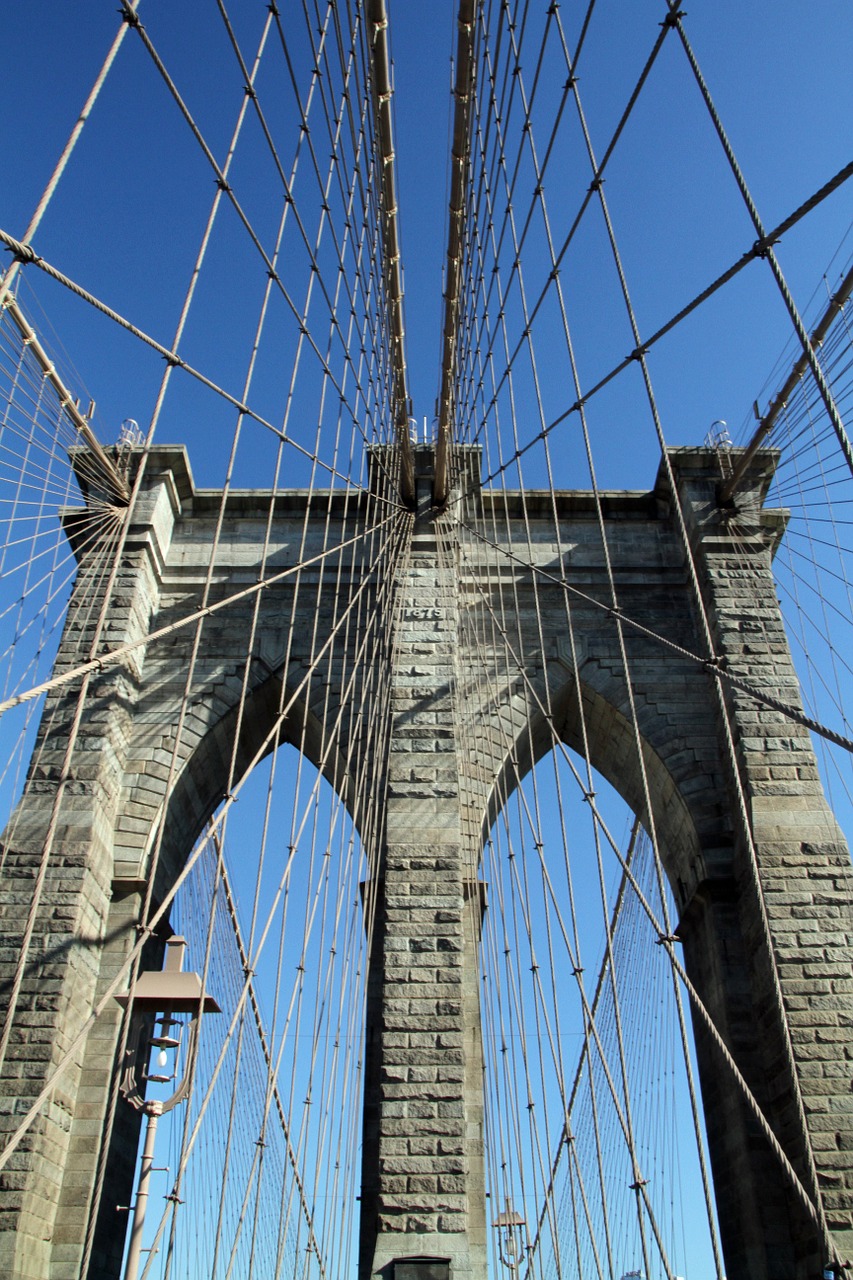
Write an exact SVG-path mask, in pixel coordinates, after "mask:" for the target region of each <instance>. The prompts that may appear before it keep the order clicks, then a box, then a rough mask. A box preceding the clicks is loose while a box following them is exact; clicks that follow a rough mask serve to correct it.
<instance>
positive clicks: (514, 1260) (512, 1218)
mask: <svg viewBox="0 0 853 1280" xmlns="http://www.w3.org/2000/svg"><path fill="white" fill-rule="evenodd" d="M525 1225H526V1224H525V1221H524V1219H523V1218H522V1216H521V1214H520V1213H516V1212H515V1210H514V1209H513V1207H512V1202H511V1201H510V1198H509V1196H507V1198H506V1207H505V1208H504V1211H503V1213H499V1214H498V1216H497V1217H496V1218H495V1220H494V1222H493V1223H492V1226H493V1227H497V1228H498V1231H499V1232H502V1233H503V1235H502V1237H501V1235H500V1234H499V1235H498V1257H499V1258H500V1260H501V1262H502V1263H503V1265H504V1266H505V1267H508V1268H509V1270H510V1271H511V1272H512V1274H513V1275H514V1276H517V1275H518V1264H519V1262H520V1260H521V1253H522V1251H523V1249H524V1228H525ZM516 1229H518V1231H519V1240H518V1241H516V1238H515V1232H516Z"/></svg>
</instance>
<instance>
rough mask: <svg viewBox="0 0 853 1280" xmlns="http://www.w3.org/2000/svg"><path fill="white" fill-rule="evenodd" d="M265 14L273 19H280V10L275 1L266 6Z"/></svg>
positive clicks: (272, 0)
mask: <svg viewBox="0 0 853 1280" xmlns="http://www.w3.org/2000/svg"><path fill="white" fill-rule="evenodd" d="M267 13H271V14H272V16H273V17H274V18H280V17H281V10H280V9H279V7H278V5H277V4H276V2H275V0H270V2H269V4H268V5H267Z"/></svg>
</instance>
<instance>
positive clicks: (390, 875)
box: [359, 521, 486, 1280]
mask: <svg viewBox="0 0 853 1280" xmlns="http://www.w3.org/2000/svg"><path fill="white" fill-rule="evenodd" d="M437 555H438V553H437V548H436V540H435V534H434V530H433V527H432V525H430V524H429V523H427V522H426V521H424V522H421V521H418V523H417V524H416V526H415V535H414V538H413V543H412V551H411V558H410V562H409V564H408V566H407V568H406V569H404V570H403V572H402V573H401V582H400V593H401V595H400V611H399V631H398V636H397V644H396V648H395V658H394V671H393V692H392V714H393V727H392V738H391V749H390V757H389V766H388V795H387V819H386V841H385V847H384V851H383V858H382V865H381V866H380V868H379V875H378V877H377V879H376V881H375V882H374V884H373V889H374V890H375V895H374V896H371V895H370V894H368V895H367V910H368V912H369V913H370V912H373V913H374V923H373V930H372V938H373V943H372V955H371V968H370V976H369V982H368V1010H367V1050H366V1061H365V1124H364V1148H363V1174H362V1198H361V1223H362V1226H361V1260H360V1269H359V1274H360V1277H361V1280H370V1278H372V1277H376V1276H382V1277H386V1278H387V1280H392V1278H393V1275H394V1269H395V1264H399V1263H401V1262H403V1263H406V1262H407V1263H408V1266H409V1267H410V1268H412V1270H411V1271H410V1272H407V1274H413V1275H417V1274H418V1267H421V1268H423V1275H424V1276H425V1277H426V1276H430V1277H432V1276H433V1275H442V1274H449V1275H450V1276H451V1277H452V1280H485V1276H486V1229H485V1188H484V1171H483V1059H482V1042H481V1032H480V1021H479V993H478V960H477V947H478V941H479V926H480V910H481V907H480V897H479V889H478V887H477V883H476V851H474V852H472V850H471V849H469V848H468V847H467V846H466V845H465V844H464V843H463V840H462V834H461V830H460V797H459V772H458V762H457V749H456V730H455V724H454V714H453V697H452V675H453V666H454V650H455V642H456V603H455V590H456V587H455V581H454V582H452V583H451V581H449V579H448V576H447V575H443V574H441V573H440V571H439V568H438V566H437ZM445 1267H446V1268H447V1270H445V1269H444V1268H445ZM433 1268H437V1269H435V1270H434V1269H433Z"/></svg>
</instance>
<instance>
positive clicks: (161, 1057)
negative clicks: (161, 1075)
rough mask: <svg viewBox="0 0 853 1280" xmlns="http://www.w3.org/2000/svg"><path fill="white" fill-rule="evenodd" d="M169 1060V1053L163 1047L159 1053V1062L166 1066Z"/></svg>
mask: <svg viewBox="0 0 853 1280" xmlns="http://www.w3.org/2000/svg"><path fill="white" fill-rule="evenodd" d="M168 1061H169V1055H168V1054H167V1053H166V1050H165V1049H161V1050H160V1052H159V1053H158V1054H157V1062H158V1063H159V1064H160V1066H161V1067H165V1065H166V1063H167V1062H168Z"/></svg>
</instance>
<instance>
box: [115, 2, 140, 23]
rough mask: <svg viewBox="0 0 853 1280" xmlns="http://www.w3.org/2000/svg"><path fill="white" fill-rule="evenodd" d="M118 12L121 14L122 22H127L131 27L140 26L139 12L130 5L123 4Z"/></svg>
mask: <svg viewBox="0 0 853 1280" xmlns="http://www.w3.org/2000/svg"><path fill="white" fill-rule="evenodd" d="M118 12H119V13H120V14H121V20H122V22H126V23H127V25H128V26H129V27H138V26H139V14H138V13H135V12H134V10H133V9H131V8H130V6H129V5H127V4H123V5H122V7H121V8H120V9H119V11H118Z"/></svg>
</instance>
